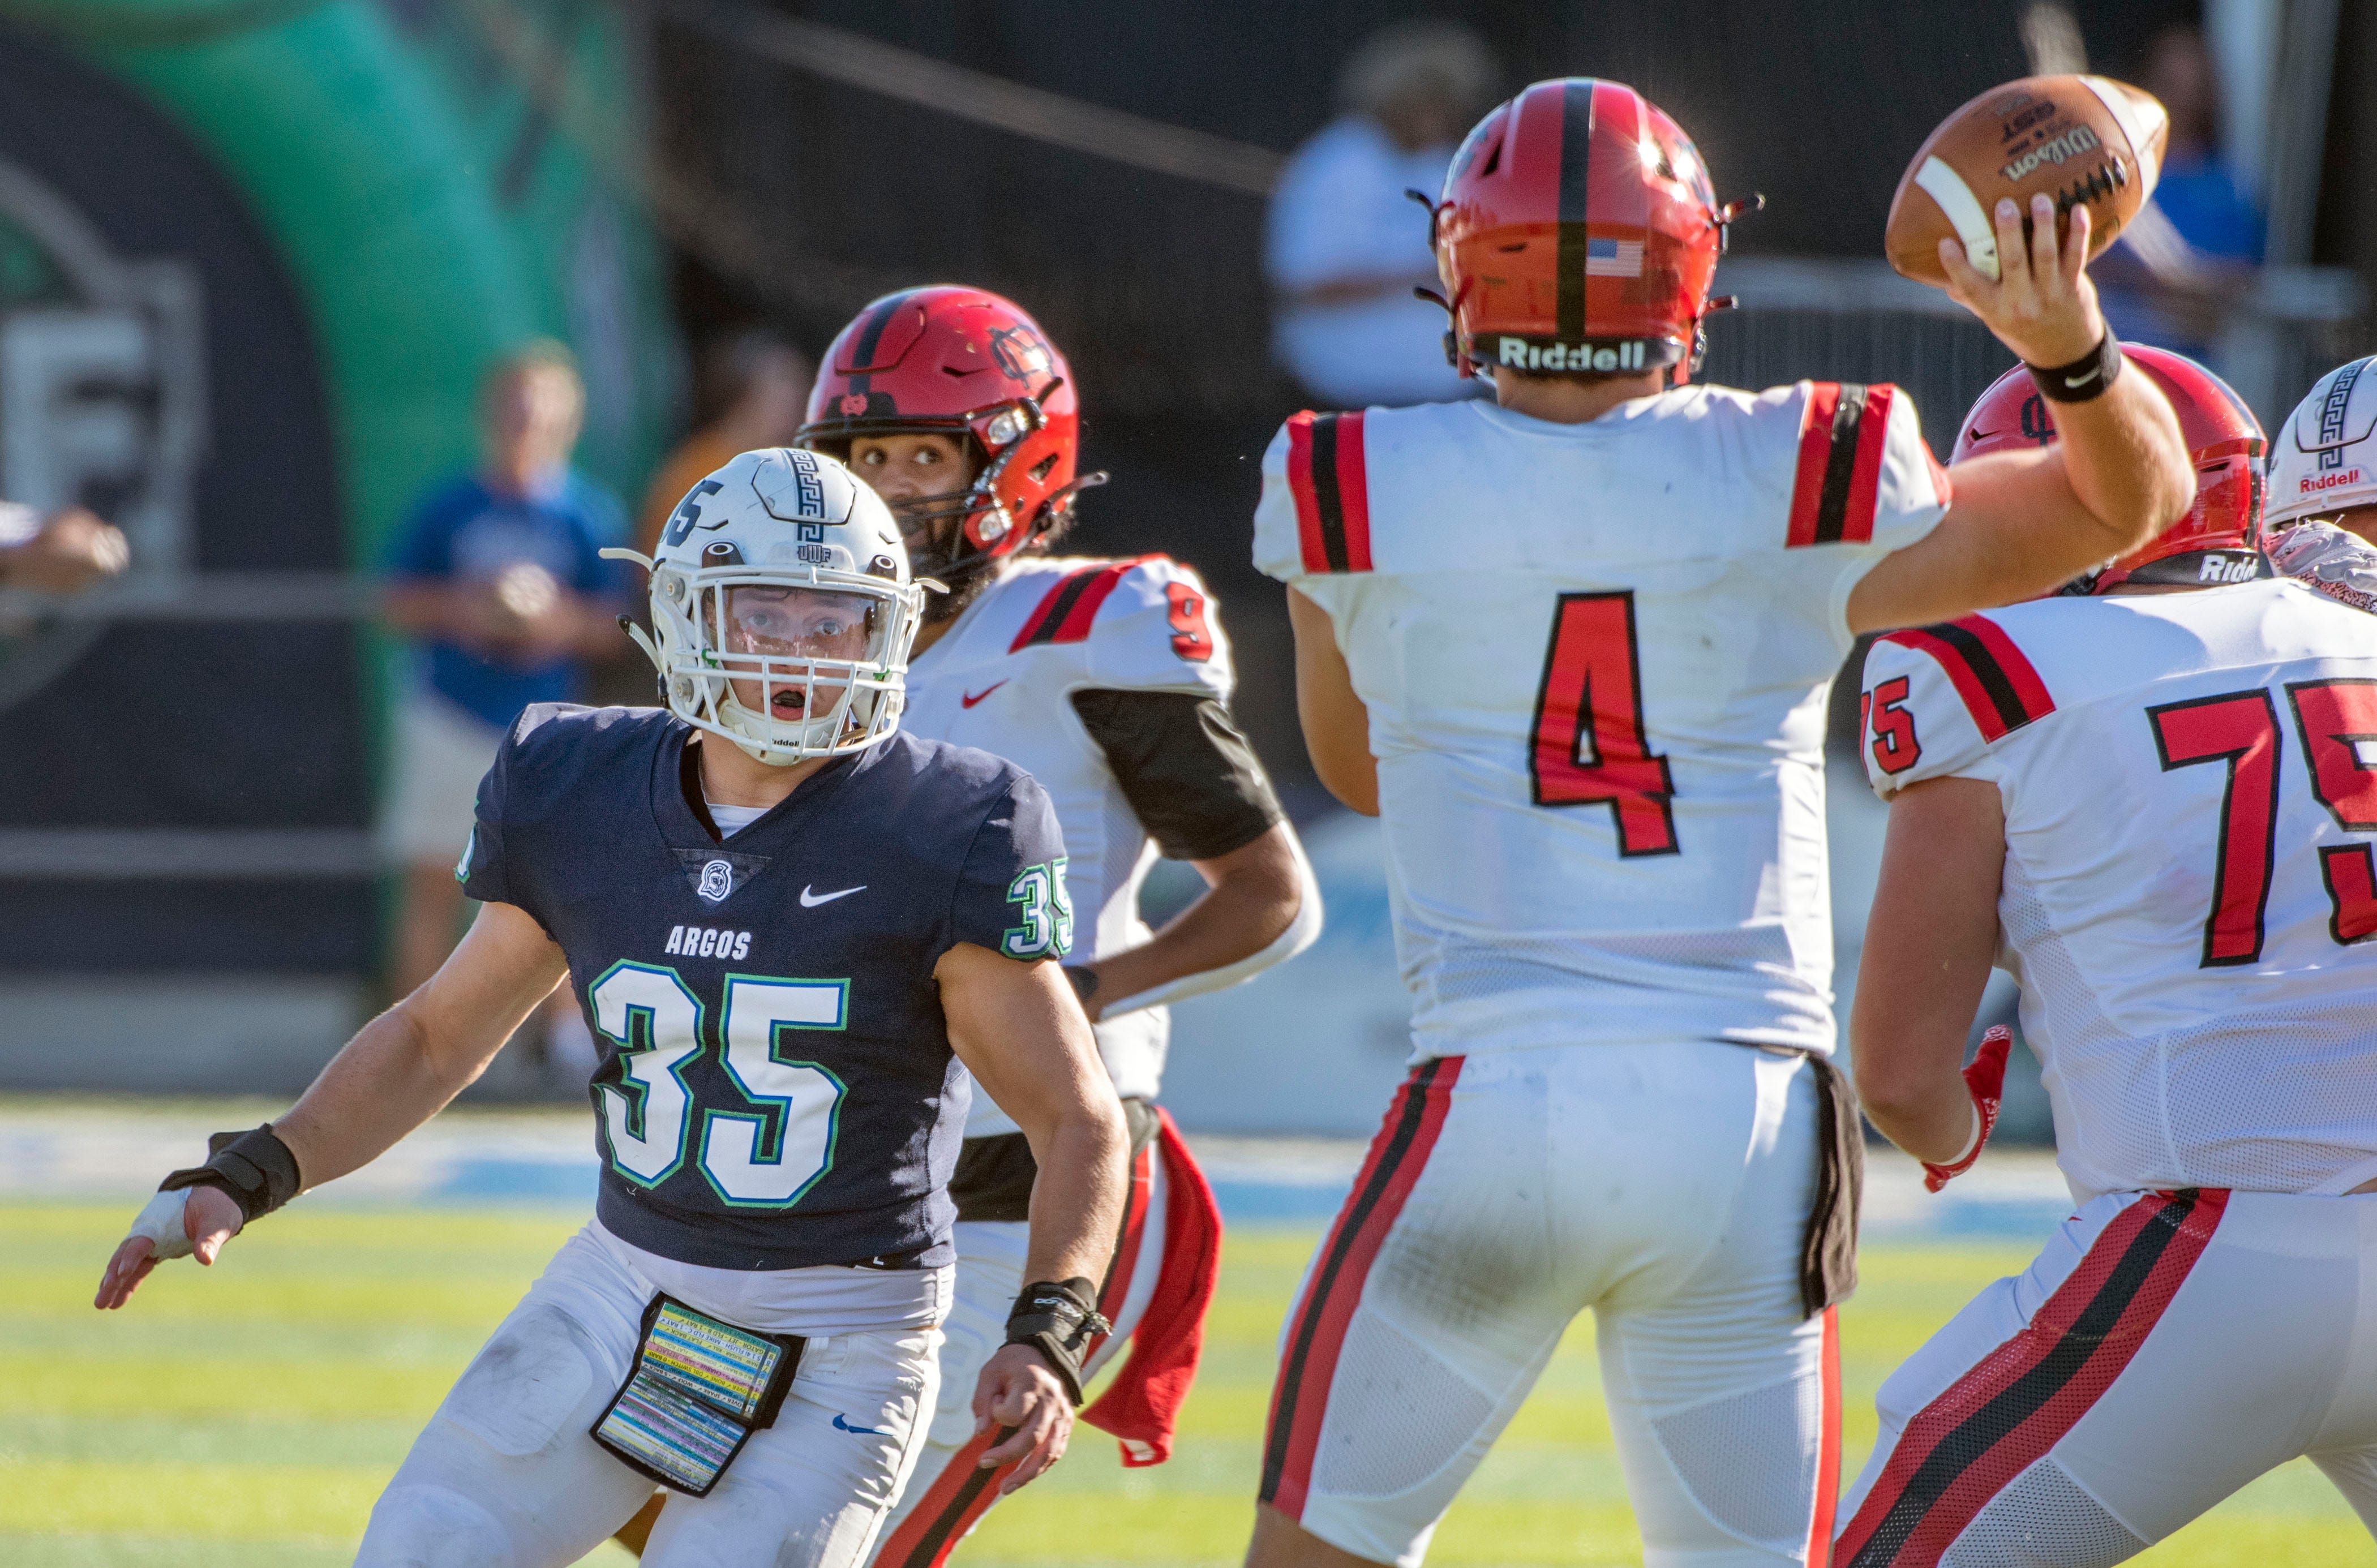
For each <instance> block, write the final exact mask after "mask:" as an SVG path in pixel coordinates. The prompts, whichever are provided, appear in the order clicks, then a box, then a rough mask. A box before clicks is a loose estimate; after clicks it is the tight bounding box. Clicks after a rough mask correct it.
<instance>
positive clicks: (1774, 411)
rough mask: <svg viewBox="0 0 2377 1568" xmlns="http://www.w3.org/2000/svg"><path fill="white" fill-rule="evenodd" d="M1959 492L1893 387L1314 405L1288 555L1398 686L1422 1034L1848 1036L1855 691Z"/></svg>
mask: <svg viewBox="0 0 2377 1568" xmlns="http://www.w3.org/2000/svg"><path fill="white" fill-rule="evenodd" d="M1947 498H1948V485H1947V480H1946V476H1945V474H1944V473H1943V472H1942V471H1941V469H1940V468H1939V465H1938V464H1937V463H1935V462H1934V461H1933V460H1932V458H1931V455H1930V452H1929V449H1928V448H1926V447H1925V446H1924V445H1923V439H1922V436H1921V435H1920V434H1918V432H1917V421H1916V413H1915V409H1914V406H1913V404H1912V402H1911V401H1910V400H1909V399H1908V398H1907V397H1906V395H1905V393H1903V392H1899V391H1897V390H1895V389H1894V388H1892V387H1889V386H1836V385H1834V384H1830V383H1813V384H1811V383H1808V382H1801V383H1799V384H1798V385H1797V386H1786V387H1778V388H1776V389H1775V390H1774V391H1771V392H1767V393H1765V394H1763V395H1752V394H1750V393H1746V392H1736V391H1731V390H1728V389H1726V388H1723V387H1714V386H1687V387H1680V388H1677V389H1675V390H1672V391H1668V392H1666V393H1662V394H1660V395H1658V396H1656V397H1652V398H1638V399H1635V400H1633V401H1631V402H1628V403H1625V404H1621V405H1620V406H1619V407H1618V408H1617V409H1614V410H1611V411H1610V412H1609V413H1607V414H1606V415H1604V416H1603V417H1602V418H1600V419H1598V420H1595V421H1594V422H1591V423H1589V424H1576V425H1564V424H1551V423H1547V422H1543V421H1539V420H1535V419H1529V418H1526V417H1524V416H1523V415H1519V414H1514V413H1511V412H1510V411H1509V410H1503V409H1500V408H1497V407H1496V406H1494V405H1493V404H1491V403H1486V402H1469V403H1451V404H1436V405H1430V406H1426V407H1421V408H1413V409H1371V410H1368V411H1366V412H1363V413H1356V414H1331V415H1320V416H1317V417H1316V416H1314V415H1310V414H1299V415H1297V416H1296V418H1295V419H1293V420H1291V421H1289V422H1288V423H1287V426H1286V427H1285V428H1284V429H1283V430H1282V431H1281V432H1280V434H1279V436H1278V438H1277V439H1276V440H1274V441H1273V442H1272V445H1271V450H1270V451H1269V453H1268V454H1266V456H1265V457H1264V459H1263V497H1262V503H1261V506H1260V510H1259V511H1258V513H1257V514H1256V518H1255V564H1256V565H1257V566H1259V567H1260V569H1261V570H1263V571H1264V572H1266V573H1268V574H1270V575H1271V576H1274V577H1277V578H1279V579H1280V580H1281V581H1283V582H1284V583H1286V584H1288V585H1289V586H1290V587H1292V588H1296V590H1297V591H1298V592H1300V593H1302V594H1304V595H1305V596H1306V597H1308V599H1310V600H1312V601H1313V602H1314V603H1316V604H1318V605H1319V606H1320V608H1321V609H1323V610H1325V611H1326V612H1328V613H1329V616H1330V619H1331V621H1332V623H1333V624H1334V626H1335V629H1336V636H1337V643H1338V646H1339V647H1341V648H1342V649H1343V650H1344V655H1345V659H1346V663H1347V665H1348V667H1349V668H1350V670H1351V671H1352V676H1353V683H1354V688H1355V690H1356V693H1358V694H1359V695H1360V696H1361V697H1362V700H1363V701H1364V702H1365V703H1367V704H1368V707H1369V723H1370V751H1371V754H1372V755H1374V756H1376V757H1377V758H1378V763H1379V801H1380V814H1381V816H1382V818H1383V821H1384V827H1385V834H1386V840H1387V847H1388V851H1389V857H1390V861H1391V865H1390V876H1391V892H1392V901H1393V909H1394V917H1395V938H1396V950H1397V956H1398V958H1399V960H1400V962H1401V964H1402V967H1403V970H1404V980H1405V983H1406V984H1407V985H1408V986H1409V987H1410V989H1411V992H1412V994H1413V998H1414V1005H1413V1038H1414V1044H1415V1058H1418V1059H1425V1058H1427V1057H1432V1056H1446V1055H1456V1054H1462V1053H1467V1052H1475V1051H1489V1050H1495V1049H1515V1048H1525V1047H1531V1046H1541V1045H1554V1044H1576V1043H1595V1042H1603V1041H1639V1040H1647V1039H1678V1038H1688V1039H1727V1040H1735V1041H1739V1042H1742V1043H1746V1044H1776V1045H1786V1046H1796V1047H1799V1048H1802V1049H1805V1050H1809V1051H1830V1050H1831V1049H1832V1048H1833V1039H1834V1028H1833V1014H1832V915H1831V910H1830V909H1829V907H1828V905H1827V902H1826V886H1827V883H1826V876H1827V868H1826V864H1825V855H1824V783H1823V739H1824V700H1825V695H1826V693H1827V692H1828V690H1829V689H1830V687H1831V684H1832V680H1833V676H1834V672H1835V671H1837V670H1838V668H1839V666H1840V662H1841V659H1842V658H1843V657H1844V656H1845V653H1846V652H1847V650H1848V648H1849V647H1850V644H1851V640H1852V639H1851V637H1850V635H1849V630H1848V624H1847V615H1846V606H1847V602H1848V597H1849V592H1850V589H1851V588H1854V587H1855V586H1856V584H1857V580H1858V579H1859V578H1860V577H1861V576H1863V575H1864V574H1865V573H1866V572H1867V571H1868V570H1869V569H1870V568H1871V567H1872V566H1873V565H1874V564H1875V563H1876V562H1878V561H1880V560H1881V559H1882V557H1883V556H1885V555H1887V554H1888V553H1890V552H1892V551H1893V550H1897V549H1901V548H1903V547H1905V545H1908V544H1910V543H1913V542H1914V541H1915V540H1918V539H1920V538H1922V537H1923V535H1924V534H1926V533H1927V532H1929V530H1930V529H1931V528H1932V527H1933V526H1934V525H1935V524H1936V523H1937V522H1938V521H1939V519H1940V517H1941V515H1942V513H1943V512H1944V510H1945V506H1946V502H1947Z"/></svg>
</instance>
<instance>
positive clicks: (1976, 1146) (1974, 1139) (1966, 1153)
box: [1942, 1105, 1982, 1170]
mask: <svg viewBox="0 0 2377 1568" xmlns="http://www.w3.org/2000/svg"><path fill="white" fill-rule="evenodd" d="M1981 1126H1982V1123H1981V1108H1980V1107H1979V1106H1977V1105H1976V1106H1974V1107H1973V1135H1972V1136H1971V1137H1969V1138H1966V1139H1965V1146H1964V1147H1963V1148H1960V1149H1958V1150H1957V1151H1956V1158H1953V1159H1951V1160H1946V1161H1943V1162H1942V1163H1943V1164H1944V1165H1945V1166H1946V1167H1947V1168H1948V1169H1949V1170H1954V1169H1955V1168H1956V1167H1957V1166H1959V1165H1962V1164H1964V1163H1965V1161H1966V1160H1968V1159H1970V1158H1973V1156H1974V1155H1976V1154H1977V1153H1979V1152H1980V1147H1981Z"/></svg>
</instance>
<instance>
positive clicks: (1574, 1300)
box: [1261, 1040, 1840, 1568]
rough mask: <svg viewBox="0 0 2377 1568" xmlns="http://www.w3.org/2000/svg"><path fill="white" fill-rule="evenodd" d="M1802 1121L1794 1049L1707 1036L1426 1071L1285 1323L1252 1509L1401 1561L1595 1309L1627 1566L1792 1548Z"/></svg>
mask: <svg viewBox="0 0 2377 1568" xmlns="http://www.w3.org/2000/svg"><path fill="white" fill-rule="evenodd" d="M1816 1118H1817V1091H1816V1085H1815V1071H1814V1069H1813V1067H1812V1066H1811V1065H1810V1063H1808V1062H1807V1060H1806V1059H1805V1058H1803V1057H1801V1056H1798V1055H1797V1054H1785V1053H1777V1052H1769V1051H1759V1050H1755V1049H1752V1048H1749V1047H1744V1046H1736V1045H1725V1044H1720V1043H1715V1042H1711V1041H1691V1040H1683V1041H1667V1042H1663V1043H1659V1044H1645V1045H1633V1046H1626V1045H1592V1046H1578V1047H1552V1048H1546V1049H1541V1050H1534V1051H1495V1052H1491V1053H1487V1054H1480V1055H1476V1056H1471V1057H1466V1058H1463V1057H1448V1058H1444V1059H1441V1060H1439V1061H1436V1062H1431V1063H1423V1064H1422V1065H1420V1066H1419V1067H1417V1068H1415V1069H1414V1070H1413V1073H1412V1076H1411V1078H1410V1079H1409V1080H1408V1081H1407V1082H1406V1083H1405V1085H1404V1087H1403V1089H1402V1090H1401V1091H1400V1092H1399V1093H1398V1095H1397V1096H1396V1099H1395V1102H1394V1104H1393V1105H1392V1107H1391V1108H1390V1109H1389V1111H1388V1112H1387V1119H1386V1122H1385V1124H1384V1125H1383V1126H1382V1127H1381V1128H1380V1132H1379V1135H1378V1137H1377V1139H1376V1140H1375V1141H1374V1142H1373V1143H1372V1144H1371V1146H1370V1155H1369V1159H1368V1164H1367V1165H1366V1166H1365V1167H1364V1169H1363V1171H1362V1174H1361V1176H1360V1177H1359V1178H1357V1179H1356V1182H1355V1186H1354V1191H1353V1193H1352V1194H1351V1195H1350V1196H1349V1197H1348V1198H1347V1200H1346V1204H1345V1207H1344V1209H1343V1210H1342V1211H1341V1212H1340V1214H1339V1216H1338V1218H1337V1221H1336V1224H1335V1226H1334V1227H1333V1228H1332V1230H1331V1232H1330V1235H1329V1238H1328V1239H1327V1240H1326V1241H1323V1242H1322V1243H1321V1247H1320V1253H1318V1254H1316V1256H1315V1257H1314V1260H1313V1263H1312V1265H1311V1267H1310V1269H1309V1270H1308V1273H1307V1275H1306V1277H1305V1283H1304V1286H1303V1288H1302V1289H1301V1290H1300V1291H1299V1292H1298V1296H1297V1301H1296V1307H1295V1309H1294V1310H1293V1311H1292V1312H1291V1313H1290V1314H1289V1317H1288V1322H1287V1327H1286V1331H1285V1334H1284V1337H1283V1340H1282V1350H1281V1366H1280V1374H1279V1381H1278V1384H1277V1385H1276V1387H1275V1389H1274V1392H1273V1394H1272V1415H1271V1425H1270V1431H1269V1433H1268V1435H1267V1436H1266V1439H1265V1442H1264V1448H1263V1475H1262V1491H1261V1497H1262V1501H1263V1502H1264V1503H1268V1504H1269V1505H1270V1506H1272V1507H1273V1508H1276V1509H1278V1510H1279V1511H1280V1512H1282V1513H1284V1514H1285V1515H1287V1516H1288V1517H1290V1518H1292V1519H1295V1520H1296V1521H1297V1522H1298V1523H1299V1524H1300V1525H1301V1526H1303V1527H1304V1528H1305V1529H1306V1530H1307V1531H1308V1532H1310V1533H1311V1534H1312V1535H1314V1536H1317V1537H1319V1538H1320V1539H1322V1540H1324V1541H1327V1542H1328V1543H1330V1544H1331V1545H1332V1546H1334V1547H1337V1548H1338V1549H1340V1550H1344V1551H1349V1552H1352V1553H1353V1554H1354V1555H1356V1556H1357V1557H1364V1558H1368V1559H1370V1560H1371V1561H1373V1562H1395V1563H1400V1564H1404V1565H1405V1568H1411V1565H1414V1564H1416V1563H1418V1562H1420V1560H1421V1558H1422V1557H1423V1555H1424V1554H1425V1553H1426V1552H1427V1542H1428V1538H1429V1536H1430V1535H1431V1534H1432V1533H1433V1532H1434V1530H1435V1528H1436V1522H1437V1520H1438V1519H1439V1517H1440V1516H1441V1515H1443V1513H1444V1511H1445V1509H1446V1508H1447V1507H1449V1506H1450V1505H1451V1503H1452V1499H1453V1496H1454V1494H1455V1493H1457V1492H1458V1491H1460V1490H1461V1487H1462V1484H1463V1482H1464V1481H1466V1480H1467V1479H1469V1475H1470V1472H1471V1471H1473V1470H1475V1468H1476V1467H1477V1464H1478V1461H1479V1460H1480V1459H1482V1458H1484V1457H1485V1455H1486V1451H1487V1449H1488V1448H1489V1447H1491V1446H1492V1445H1493V1443H1494V1440H1495V1438H1496V1437H1497V1436H1499V1434H1500V1433H1501V1431H1502V1429H1503V1427H1504V1426H1505V1425H1507V1424H1508V1423H1509V1421H1510V1420H1511V1416H1512V1415H1513V1414H1514V1413H1515V1412H1516V1411H1517V1410H1518V1408H1519V1406H1520V1404H1521V1403H1522V1402H1523V1400H1524V1399H1525V1398H1526V1396H1527V1391H1528V1390H1529V1389H1530V1388H1532V1387H1533V1386H1534V1385H1535V1379H1536V1377H1537V1376H1538V1375H1539V1374H1540V1373H1541V1372H1543V1370H1544V1366H1545V1363H1546V1362H1547V1361H1548V1360H1550V1359H1551V1354H1552V1351H1553V1348H1555V1347H1556V1346H1557V1345H1558V1344H1559V1339H1560V1336H1561V1335H1562V1334H1563V1333H1565V1332H1566V1331H1567V1329H1568V1326H1569V1324H1570V1323H1571V1320H1573V1319H1574V1318H1575V1316H1576V1314H1577V1313H1580V1312H1583V1311H1584V1310H1585V1309H1586V1308H1588V1307H1590V1308H1592V1309H1593V1311H1594V1313H1595V1321H1596V1325H1597V1329H1598V1336H1597V1337H1598V1341H1599V1349H1600V1358H1601V1371H1602V1380H1603V1384H1604V1386H1605V1390H1606V1392H1607V1397H1608V1401H1609V1417H1610V1426H1611V1428H1612V1430H1613V1431H1614V1432H1615V1434H1616V1436H1617V1440H1618V1448H1619V1459H1620V1461H1621V1462H1622V1464H1623V1466H1624V1468H1625V1473H1626V1486H1627V1491H1628V1494H1629V1495H1630V1498H1631V1499H1632V1501H1633V1504H1634V1513H1635V1517H1636V1519H1637V1521H1638V1523H1639V1524H1640V1526H1641V1528H1642V1555H1643V1562H1645V1563H1646V1564H1647V1565H1649V1568H1681V1565H1690V1568H1736V1565H1742V1568H1748V1565H1752V1564H1755V1565H1759V1568H1773V1565H1775V1564H1782V1563H1794V1562H1804V1561H1805V1560H1806V1559H1807V1557H1808V1554H1809V1545H1810V1540H1811V1539H1812V1540H1813V1541H1815V1542H1816V1543H1817V1544H1818V1546H1819V1548H1821V1546H1822V1543H1823V1542H1824V1541H1825V1540H1826V1539H1828V1538H1829V1537H1830V1536H1831V1533H1832V1524H1833V1517H1832V1504H1833V1498H1834V1490H1835V1487H1836V1484H1837V1471H1838V1464H1839V1453H1840V1436H1839V1433H1840V1419H1839V1418H1840V1375H1839V1353H1838V1348H1837V1342H1836V1341H1835V1339H1834V1327H1833V1314H1832V1313H1830V1312H1825V1313H1819V1314H1817V1315H1816V1316H1814V1317H1812V1318H1810V1317H1805V1316H1803V1315H1802V1313H1801V1310H1800V1292H1799V1260H1800V1248H1801V1241H1802V1237H1803V1235H1804V1233H1805V1231H1806V1228H1807V1221H1808V1212H1809V1207H1810V1203H1811V1202H1812V1200H1813V1198H1814V1194H1815V1190H1816V1161H1817V1147H1818V1145H1817V1121H1816Z"/></svg>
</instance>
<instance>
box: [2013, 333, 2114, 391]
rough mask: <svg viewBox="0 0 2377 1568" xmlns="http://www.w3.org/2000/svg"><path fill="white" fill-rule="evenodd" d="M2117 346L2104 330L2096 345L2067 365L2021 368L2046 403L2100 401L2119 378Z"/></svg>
mask: <svg viewBox="0 0 2377 1568" xmlns="http://www.w3.org/2000/svg"><path fill="white" fill-rule="evenodd" d="M2121 360H2122V356H2121V343H2120V339H2118V338H2116V337H2114V336H2113V329H2112V328H2111V327H2107V328H2106V329H2105V335H2104V336H2103V337H2102V338H2100V339H2097V340H2096V347H2095V348H2093V349H2091V350H2088V351H2087V352H2086V353H2085V354H2084V355H2082V356H2081V357H2080V358H2078V359H2076V360H2073V361H2072V362H2071V363H2070V364H2066V365H2057V366H2056V367H2055V368H2054V369H2052V370H2046V369H2042V368H2040V367H2039V366H2037V365H2035V364H2032V363H2031V362H2029V361H2027V360H2025V361H2024V362H2023V368H2024V369H2025V370H2026V371H2028V372H2030V379H2031V380H2032V382H2033V383H2035V384H2036V385H2037V387H2038V395H2039V396H2040V397H2042V398H2046V399H2047V400H2048V401H2049V402H2050V403H2084V402H2086V401H2088V399H2090V398H2101V397H2103V396H2104V395H2105V392H2106V389H2107V388H2108V387H2109V386H2112V385H2113V383H2114V382H2115V381H2117V380H2119V379H2120V374H2121Z"/></svg>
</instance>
